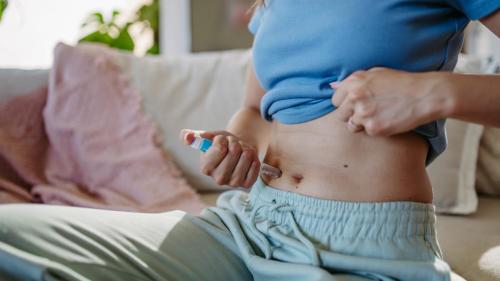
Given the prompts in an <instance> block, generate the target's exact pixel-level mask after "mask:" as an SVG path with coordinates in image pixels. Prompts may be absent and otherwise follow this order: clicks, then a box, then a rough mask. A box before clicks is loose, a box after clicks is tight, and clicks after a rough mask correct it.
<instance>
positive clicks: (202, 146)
mask: <svg viewBox="0 0 500 281" xmlns="http://www.w3.org/2000/svg"><path fill="white" fill-rule="evenodd" d="M189 146H191V147H192V148H194V149H197V150H199V151H201V152H206V151H207V150H208V149H209V148H210V147H211V146H212V141H211V140H209V139H206V138H202V137H199V136H195V137H194V141H193V142H192V143H191V144H190V145H189ZM260 172H261V173H263V174H265V175H267V176H270V177H273V178H279V177H281V170H280V169H278V168H276V167H273V166H271V165H269V164H266V163H262V165H261V168H260Z"/></svg>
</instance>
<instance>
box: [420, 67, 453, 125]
mask: <svg viewBox="0 0 500 281" xmlns="http://www.w3.org/2000/svg"><path fill="white" fill-rule="evenodd" d="M427 75H428V77H429V82H430V83H429V84H430V85H431V88H430V92H429V94H430V95H432V96H433V97H434V98H433V100H434V102H433V103H432V110H431V115H432V119H433V120H437V119H444V118H449V117H453V116H454V115H455V114H456V111H457V109H458V107H459V106H458V99H457V96H456V93H457V91H456V87H457V85H456V83H454V75H455V74H453V73H449V72H431V73H429V74H427Z"/></svg>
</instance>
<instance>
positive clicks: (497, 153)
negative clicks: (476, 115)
mask: <svg viewBox="0 0 500 281" xmlns="http://www.w3.org/2000/svg"><path fill="white" fill-rule="evenodd" d="M476 176H477V181H476V188H477V191H478V192H480V193H483V194H488V195H497V196H500V129H497V128H491V127H487V128H485V130H484V133H483V136H482V138H481V145H480V147H479V158H478V160H477V173H476Z"/></svg>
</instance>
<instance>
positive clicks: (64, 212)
mask: <svg viewBox="0 0 500 281" xmlns="http://www.w3.org/2000/svg"><path fill="white" fill-rule="evenodd" d="M434 221H435V215H434V208H433V206H432V205H429V204H421V203H412V202H386V203H357V202H340V201H331V200H322V199H316V198H312V197H307V196H303V195H298V194H296V193H290V192H285V191H280V190H277V189H273V188H270V187H267V186H265V185H264V183H263V182H262V181H261V180H260V179H259V180H258V181H257V182H256V184H255V185H254V186H253V188H252V191H251V192H250V194H247V193H245V192H242V191H230V192H226V193H224V194H223V195H221V197H220V198H219V200H218V204H217V207H213V208H208V209H206V210H205V211H204V212H203V214H202V215H201V216H200V217H193V216H190V215H187V214H185V213H183V212H169V213H161V214H139V213H126V212H114V211H103V210H92V209H82V208H73V207H59V206H40V205H6V206H1V207H0V280H50V281H52V280H111V281H112V280H120V281H121V280H181V281H187V280H287V281H288V280H291V281H293V280H417V281H418V280H425V281H433V280H450V269H449V267H448V265H447V264H446V263H445V262H444V261H443V260H442V258H441V253H440V249H439V246H438V244H437V241H436V235H435V231H434Z"/></svg>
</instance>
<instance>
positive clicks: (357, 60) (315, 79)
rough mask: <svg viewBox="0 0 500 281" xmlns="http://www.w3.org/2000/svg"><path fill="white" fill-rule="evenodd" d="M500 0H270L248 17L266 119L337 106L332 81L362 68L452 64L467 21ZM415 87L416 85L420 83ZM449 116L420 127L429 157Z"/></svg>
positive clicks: (311, 114) (300, 117)
mask: <svg viewBox="0 0 500 281" xmlns="http://www.w3.org/2000/svg"><path fill="white" fill-rule="evenodd" d="M499 8H500V1H498V0H387V1H370V0H344V1H333V0H314V1H310V0H270V1H267V3H266V5H265V6H262V7H259V8H258V9H257V10H256V12H255V13H254V15H253V17H252V20H251V21H250V24H249V29H250V31H251V32H252V33H253V34H254V35H255V39H254V45H253V52H254V67H255V72H256V74H257V78H258V80H259V82H260V84H261V86H262V87H263V88H264V89H265V90H266V94H265V95H264V97H263V98H262V101H261V113H262V115H263V117H264V118H265V119H267V120H269V121H270V120H273V119H276V120H278V121H279V122H281V123H284V124H297V123H303V122H307V121H310V120H313V119H316V118H319V117H321V116H323V115H325V114H327V113H330V112H332V111H333V110H335V107H334V105H333V104H332V103H331V97H332V93H333V91H332V89H331V88H330V85H329V84H330V83H331V82H334V81H341V80H343V79H345V78H346V77H348V76H349V75H350V74H351V73H353V72H355V71H357V70H368V69H370V68H372V67H376V66H380V67H389V68H393V69H399V70H404V71H411V72H422V71H436V70H439V71H451V70H453V68H454V67H455V65H456V62H457V57H458V53H459V52H460V49H461V47H462V42H463V30H464V28H465V26H466V25H467V24H468V23H469V21H470V20H475V19H479V18H482V17H484V16H486V15H489V14H491V13H493V12H494V11H496V10H498V9H499ZM417 90H418V89H417ZM444 123H445V120H437V121H434V122H431V123H429V124H425V125H423V126H421V127H419V128H417V129H415V131H416V132H417V133H419V134H421V135H423V136H425V137H426V138H427V140H428V142H429V144H430V149H429V154H428V157H427V164H429V163H430V162H431V161H432V160H434V159H435V158H436V156H437V155H439V154H440V153H442V152H443V151H444V149H445V148H446V134H445V130H444Z"/></svg>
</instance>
